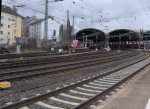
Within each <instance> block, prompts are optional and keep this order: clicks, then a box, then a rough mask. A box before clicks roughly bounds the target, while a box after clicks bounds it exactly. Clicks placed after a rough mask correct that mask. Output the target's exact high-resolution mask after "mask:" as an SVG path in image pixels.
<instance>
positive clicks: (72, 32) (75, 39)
mask: <svg viewBox="0 0 150 109" xmlns="http://www.w3.org/2000/svg"><path fill="white" fill-rule="evenodd" d="M72 33H73V38H74V39H75V40H76V37H75V35H74V16H73V23H72Z"/></svg>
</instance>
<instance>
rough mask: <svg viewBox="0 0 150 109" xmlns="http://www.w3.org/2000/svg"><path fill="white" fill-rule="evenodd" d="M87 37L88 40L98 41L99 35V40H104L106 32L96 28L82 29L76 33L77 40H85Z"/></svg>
mask: <svg viewBox="0 0 150 109" xmlns="http://www.w3.org/2000/svg"><path fill="white" fill-rule="evenodd" d="M85 37H87V38H88V40H92V41H94V42H96V37H97V41H104V40H105V33H104V32H103V31H101V30H99V29H95V28H86V29H82V30H80V31H78V32H77V33H76V39H77V40H80V41H83V38H85Z"/></svg>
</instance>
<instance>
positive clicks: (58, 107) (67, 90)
mask: <svg viewBox="0 0 150 109" xmlns="http://www.w3.org/2000/svg"><path fill="white" fill-rule="evenodd" d="M149 63H150V58H149V56H147V57H145V58H141V59H140V60H139V59H137V61H136V62H134V63H133V62H132V63H130V64H128V65H126V66H120V67H119V68H115V69H110V71H107V72H103V74H97V75H93V77H90V78H88V79H83V80H82V81H78V83H71V85H69V86H65V87H64V88H61V89H57V90H55V91H52V92H48V93H46V94H42V95H39V96H36V97H32V98H23V99H22V100H21V101H19V102H16V103H12V104H10V105H8V106H5V107H2V108H1V109H17V108H19V109H47V108H48V109H66V108H67V109H82V108H85V109H87V108H88V106H89V105H90V104H91V103H93V101H94V102H95V100H97V99H101V98H102V97H103V96H105V95H106V94H108V93H109V92H110V91H112V90H114V89H115V88H117V87H118V86H119V85H121V84H122V83H124V82H125V81H126V80H128V79H129V78H131V77H132V76H134V75H135V74H136V73H138V71H139V70H141V69H143V68H144V67H146V66H147V65H148V64H149Z"/></svg>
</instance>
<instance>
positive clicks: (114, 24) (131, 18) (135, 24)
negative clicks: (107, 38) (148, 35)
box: [3, 0, 150, 32]
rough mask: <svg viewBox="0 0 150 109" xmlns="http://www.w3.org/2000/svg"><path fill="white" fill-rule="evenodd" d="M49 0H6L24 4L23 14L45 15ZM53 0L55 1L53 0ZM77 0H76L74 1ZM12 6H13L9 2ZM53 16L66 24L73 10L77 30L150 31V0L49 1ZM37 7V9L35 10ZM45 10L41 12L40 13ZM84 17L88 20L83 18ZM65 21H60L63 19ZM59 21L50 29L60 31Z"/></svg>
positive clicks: (40, 16)
mask: <svg viewBox="0 0 150 109" xmlns="http://www.w3.org/2000/svg"><path fill="white" fill-rule="evenodd" d="M44 1H45V0H3V4H7V5H8V3H6V2H12V3H14V4H16V5H20V4H23V5H25V7H24V8H18V12H19V13H20V14H21V15H23V16H32V15H35V16H37V17H38V18H44V14H41V13H44ZM49 1H52V0H49ZM73 1H74V2H75V3H73ZM9 6H12V5H9ZM48 6H49V15H53V16H55V17H58V18H55V19H56V20H57V21H58V22H59V23H60V24H61V23H62V24H65V23H66V22H65V21H63V20H62V19H64V20H66V19H67V18H66V17H67V15H66V14H67V13H66V12H67V10H69V12H70V21H71V24H72V17H73V15H74V16H75V30H76V31H78V30H80V29H83V28H88V27H91V28H97V29H100V30H102V31H105V32H109V31H112V30H114V29H120V28H125V29H132V30H139V29H141V28H143V29H144V30H150V0H64V1H61V2H50V3H49V5H48ZM31 10H35V11H31ZM40 12H41V13H40ZM81 17H84V18H85V19H81ZM59 18H60V19H61V20H60V19H59ZM59 23H57V22H56V21H51V24H50V25H49V31H52V30H54V29H56V30H58V27H59V25H60V24H59Z"/></svg>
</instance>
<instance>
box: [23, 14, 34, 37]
mask: <svg viewBox="0 0 150 109" xmlns="http://www.w3.org/2000/svg"><path fill="white" fill-rule="evenodd" d="M36 20H37V18H36V17H35V16H32V17H29V16H27V17H23V19H22V36H24V37H29V27H30V24H31V23H33V22H34V21H36Z"/></svg>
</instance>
